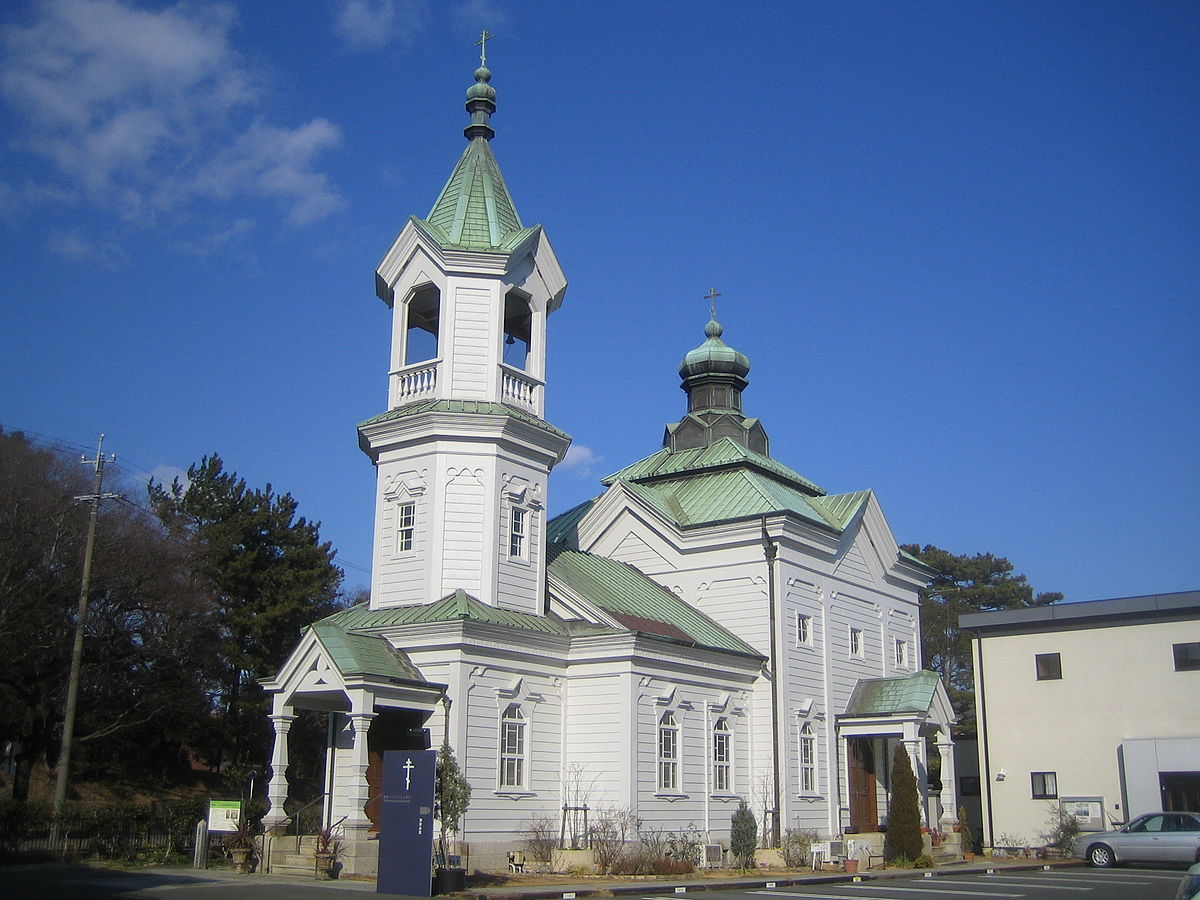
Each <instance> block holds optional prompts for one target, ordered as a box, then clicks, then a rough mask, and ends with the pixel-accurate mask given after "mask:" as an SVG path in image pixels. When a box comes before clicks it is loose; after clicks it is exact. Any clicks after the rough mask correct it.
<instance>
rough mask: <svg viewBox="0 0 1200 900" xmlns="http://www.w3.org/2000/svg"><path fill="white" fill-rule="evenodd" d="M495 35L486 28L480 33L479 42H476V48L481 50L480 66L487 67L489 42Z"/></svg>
mask: <svg viewBox="0 0 1200 900" xmlns="http://www.w3.org/2000/svg"><path fill="white" fill-rule="evenodd" d="M494 37H495V35H494V34H492V33H491V32H490V31H488V30H487V29H486V28H485V29H483V31H481V32H480V33H479V40H477V41H476V42H475V46H476V47H478V48H479V64H480V65H481V66H487V42H488V41H490V40H491V39H492V38H494Z"/></svg>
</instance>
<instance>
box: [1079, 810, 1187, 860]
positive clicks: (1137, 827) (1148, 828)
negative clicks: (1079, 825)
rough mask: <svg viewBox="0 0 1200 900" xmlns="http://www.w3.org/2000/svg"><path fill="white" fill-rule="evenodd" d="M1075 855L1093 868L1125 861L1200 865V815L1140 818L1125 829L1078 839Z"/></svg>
mask: <svg viewBox="0 0 1200 900" xmlns="http://www.w3.org/2000/svg"><path fill="white" fill-rule="evenodd" d="M1074 851H1075V853H1074V855H1075V856H1079V857H1082V858H1083V859H1086V860H1087V861H1088V862H1089V863H1091V864H1092V865H1093V866H1098V867H1100V868H1102V869H1103V868H1108V867H1109V866H1115V865H1118V864H1120V863H1124V862H1134V861H1136V862H1177V863H1184V864H1185V865H1187V864H1191V863H1198V862H1200V813H1193V812H1160V813H1149V814H1147V815H1144V816H1138V817H1137V818H1136V819H1134V820H1133V821H1132V822H1130V823H1129V824H1128V825H1126V826H1125V827H1124V828H1119V829H1117V830H1116V831H1105V832H1101V833H1099V834H1097V833H1094V832H1085V833H1083V834H1081V835H1079V837H1077V838H1075V844H1074Z"/></svg>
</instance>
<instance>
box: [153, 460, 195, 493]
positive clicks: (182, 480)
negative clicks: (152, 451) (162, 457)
mask: <svg viewBox="0 0 1200 900" xmlns="http://www.w3.org/2000/svg"><path fill="white" fill-rule="evenodd" d="M150 477H151V478H153V479H154V480H155V481H157V482H158V483H159V484H161V485H162V486H163V487H165V488H167V489H168V490H169V489H170V487H171V484H172V483H173V482H174V481H175V479H176V478H178V479H179V484H180V486H181V487H182V488H183V489H184V490H185V491H186V490H187V489H188V485H189V484H191V482H190V481H188V477H187V469H181V468H179V466H165V465H164V466H155V467H154V471H153V472H151V473H150Z"/></svg>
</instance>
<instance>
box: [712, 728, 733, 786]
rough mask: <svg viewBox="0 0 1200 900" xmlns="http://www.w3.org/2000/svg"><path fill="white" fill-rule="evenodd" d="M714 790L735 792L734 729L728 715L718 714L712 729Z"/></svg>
mask: <svg viewBox="0 0 1200 900" xmlns="http://www.w3.org/2000/svg"><path fill="white" fill-rule="evenodd" d="M712 791H713V793H714V794H732V793H733V729H731V728H730V727H729V717H728V716H718V717H717V721H716V722H714V723H713V729H712Z"/></svg>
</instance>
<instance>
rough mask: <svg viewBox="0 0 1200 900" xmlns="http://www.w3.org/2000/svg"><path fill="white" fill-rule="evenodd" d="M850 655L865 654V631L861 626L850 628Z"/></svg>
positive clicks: (859, 655)
mask: <svg viewBox="0 0 1200 900" xmlns="http://www.w3.org/2000/svg"><path fill="white" fill-rule="evenodd" d="M850 655H851V656H857V657H859V658H861V657H862V655H863V632H862V629H861V628H851V629H850Z"/></svg>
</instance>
